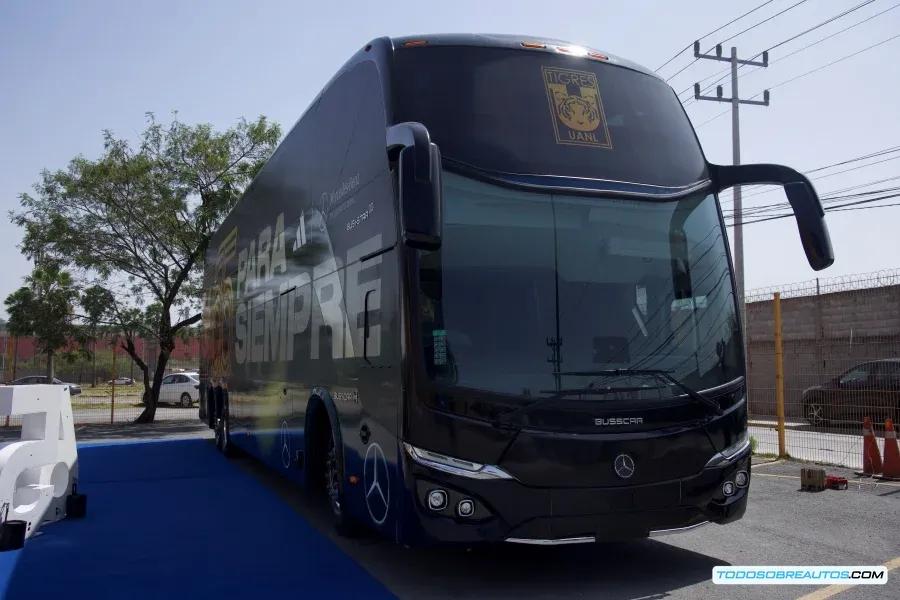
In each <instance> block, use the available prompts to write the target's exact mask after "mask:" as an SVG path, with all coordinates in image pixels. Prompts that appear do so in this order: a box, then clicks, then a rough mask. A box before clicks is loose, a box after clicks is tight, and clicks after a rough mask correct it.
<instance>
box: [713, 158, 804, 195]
mask: <svg viewBox="0 0 900 600" xmlns="http://www.w3.org/2000/svg"><path fill="white" fill-rule="evenodd" d="M709 170H710V175H711V178H712V180H713V182H714V183H715V185H716V187H717V188H718V189H719V190H724V189H727V188H730V187H734V186H736V185H747V184H752V185H760V184H762V185H765V184H769V185H787V184H789V183H805V184H807V185H809V186H810V187H812V183H811V182H810V181H809V179H807V178H806V176H804V175H803V174H802V173H800V172H798V171H796V170H794V169H791V168H790V167H785V166H782V165H771V164H758V165H754V164H751V165H737V166H734V165H712V164H711V165H709Z"/></svg>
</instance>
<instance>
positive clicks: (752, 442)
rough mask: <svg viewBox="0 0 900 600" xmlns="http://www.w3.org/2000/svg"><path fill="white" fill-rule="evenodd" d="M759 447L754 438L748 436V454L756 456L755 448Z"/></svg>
mask: <svg viewBox="0 0 900 600" xmlns="http://www.w3.org/2000/svg"><path fill="white" fill-rule="evenodd" d="M758 446H759V442H757V441H756V436H752V435H751V436H750V453H751V454H756V448H757V447H758Z"/></svg>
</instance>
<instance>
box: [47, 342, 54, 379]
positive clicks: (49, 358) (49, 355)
mask: <svg viewBox="0 0 900 600" xmlns="http://www.w3.org/2000/svg"><path fill="white" fill-rule="evenodd" d="M47 383H48V384H52V383H53V351H52V350H48V351H47Z"/></svg>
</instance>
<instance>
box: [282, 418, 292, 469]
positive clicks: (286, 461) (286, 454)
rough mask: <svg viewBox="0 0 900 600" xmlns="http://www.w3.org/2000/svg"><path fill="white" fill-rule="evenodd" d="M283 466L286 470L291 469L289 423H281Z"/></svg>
mask: <svg viewBox="0 0 900 600" xmlns="http://www.w3.org/2000/svg"><path fill="white" fill-rule="evenodd" d="M281 464H283V465H284V468H285V469H289V468H290V467H291V437H290V434H289V433H288V424H287V421H282V423H281Z"/></svg>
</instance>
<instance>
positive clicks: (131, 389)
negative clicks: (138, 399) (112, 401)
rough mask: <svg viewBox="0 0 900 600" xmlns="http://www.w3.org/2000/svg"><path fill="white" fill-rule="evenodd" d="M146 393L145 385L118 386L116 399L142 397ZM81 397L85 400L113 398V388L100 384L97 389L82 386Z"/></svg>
mask: <svg viewBox="0 0 900 600" xmlns="http://www.w3.org/2000/svg"><path fill="white" fill-rule="evenodd" d="M143 391H144V385H143V384H135V385H117V386H116V398H119V397H123V398H124V397H128V396H140V395H141V393H142V392H143ZM81 395H82V396H84V397H85V398H112V386H111V385H107V384H105V383H104V384H100V385H98V386H97V387H90V386H82V387H81Z"/></svg>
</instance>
